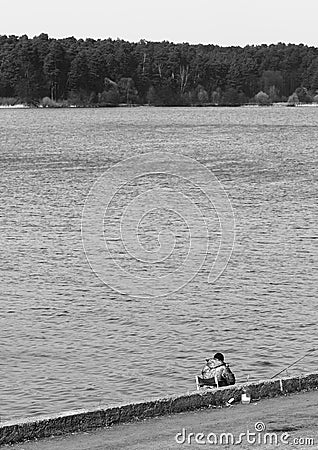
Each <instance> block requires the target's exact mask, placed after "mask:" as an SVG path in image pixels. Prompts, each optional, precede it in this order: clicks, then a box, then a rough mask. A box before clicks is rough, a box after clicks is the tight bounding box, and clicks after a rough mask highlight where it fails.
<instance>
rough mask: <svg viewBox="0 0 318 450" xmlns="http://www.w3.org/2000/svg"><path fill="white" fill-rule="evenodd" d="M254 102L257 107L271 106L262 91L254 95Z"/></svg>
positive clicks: (267, 97)
mask: <svg viewBox="0 0 318 450" xmlns="http://www.w3.org/2000/svg"><path fill="white" fill-rule="evenodd" d="M255 101H256V103H257V104H258V105H259V106H267V105H270V104H271V101H270V98H269V96H268V95H267V94H266V93H265V92H263V91H260V92H258V93H257V94H256V95H255Z"/></svg>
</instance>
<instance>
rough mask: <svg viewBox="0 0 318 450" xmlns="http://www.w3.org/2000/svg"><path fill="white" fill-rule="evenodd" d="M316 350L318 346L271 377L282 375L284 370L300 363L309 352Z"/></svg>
mask: <svg viewBox="0 0 318 450" xmlns="http://www.w3.org/2000/svg"><path fill="white" fill-rule="evenodd" d="M316 350H317V349H316V348H312V349H310V350H308V351H307V352H306V353H305V354H304V355H303V356H302V357H301V358H298V359H297V361H295V362H293V363H291V364H289V366H287V367H285V368H284V369H283V370H281V371H280V372H278V373H275V375H273V376H272V377H271V378H270V379H272V378H275V377H277V376H278V375H280V374H281V373H282V372H284V370H286V369H289V368H290V367H292V366H294V365H295V364H296V363H298V362H299V361H301V360H302V359H304V358H305V357H306V356H307V355H308V353H312V352H315V351H316Z"/></svg>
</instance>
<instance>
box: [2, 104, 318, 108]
mask: <svg viewBox="0 0 318 450" xmlns="http://www.w3.org/2000/svg"><path fill="white" fill-rule="evenodd" d="M142 107H150V108H262V109H263V108H285V107H288V108H290V107H295V108H304V107H306V108H309V107H313V108H316V107H318V103H300V104H288V103H274V104H271V105H257V104H253V103H251V104H242V105H215V104H205V105H139V104H119V105H85V106H84V105H83V106H80V105H59V106H42V105H34V104H32V105H28V104H23V103H17V104H15V105H0V109H70V108H76V109H100V108H101V109H103V108H106V109H111V108H142Z"/></svg>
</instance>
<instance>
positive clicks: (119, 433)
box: [2, 391, 318, 450]
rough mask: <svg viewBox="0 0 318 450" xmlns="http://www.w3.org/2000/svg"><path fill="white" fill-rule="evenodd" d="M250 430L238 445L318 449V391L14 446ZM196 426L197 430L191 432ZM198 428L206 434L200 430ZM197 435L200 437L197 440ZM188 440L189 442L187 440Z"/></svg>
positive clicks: (152, 448)
mask: <svg viewBox="0 0 318 450" xmlns="http://www.w3.org/2000/svg"><path fill="white" fill-rule="evenodd" d="M257 423H258V425H256V426H258V427H259V429H261V428H263V426H262V424H264V425H265V426H266V429H265V431H262V432H257V431H256V430H255V424H257ZM182 430H185V431H184V432H183V431H182ZM248 430H249V432H250V433H255V435H253V434H252V435H250V436H249V438H247V436H246V435H245V436H242V437H241V441H242V443H241V444H237V445H235V447H236V448H244V449H247V448H249V449H252V448H254V447H257V448H258V449H259V448H262V449H267V448H277V445H271V444H270V442H272V443H273V444H275V443H276V442H277V444H279V448H281V449H284V448H285V449H290V448H297V449H299V450H300V449H317V448H318V391H313V392H307V393H300V394H293V395H290V396H288V397H279V398H274V399H266V400H261V401H259V402H257V403H251V404H249V405H241V404H239V405H234V406H231V407H227V408H211V409H208V410H202V411H197V412H193V413H181V414H175V415H173V416H168V417H161V418H156V419H149V420H146V421H143V422H137V423H131V424H127V425H117V426H114V427H112V428H108V429H103V430H98V431H93V432H90V433H78V434H73V435H70V436H64V437H59V438H51V439H44V440H41V441H38V442H28V443H24V444H19V445H14V446H12V447H9V448H10V449H14V450H22V449H24V450H120V449H127V450H128V449H129V450H159V449H160V450H172V449H182V448H191V449H202V448H222V449H226V448H229V445H228V444H227V443H226V442H228V443H230V442H231V439H232V435H233V439H234V442H237V441H238V440H239V435H240V433H246V434H247V432H248ZM191 432H192V433H194V436H191V435H190V437H189V433H191ZM266 432H267V433H273V434H272V435H271V436H269V435H266V434H265V433H266ZM177 433H180V434H179V435H178V439H179V442H180V443H177V442H176V435H177ZM198 433H202V434H203V435H201V436H200V435H199V436H198ZM209 433H214V435H213V434H210V436H209V439H208V435H209ZM221 433H231V434H232V435H228V436H223V438H222V441H221ZM284 433H285V434H284ZM286 433H287V434H286ZM185 435H186V437H185V439H184V436H185ZM195 438H196V439H197V440H198V441H199V442H200V443H196V442H195ZM247 439H248V440H247ZM306 439H307V442H306ZM309 439H311V441H309ZM183 440H185V443H182V442H183ZM189 440H190V444H189V443H188V442H189ZM253 440H256V443H253ZM276 440H277V441H276ZM213 441H214V442H216V441H217V444H216V443H212V442H213ZM220 442H221V443H220ZM264 442H265V444H264ZM313 442H314V443H313ZM2 448H3V447H2ZM4 448H5V447H4ZM6 448H8V447H6Z"/></svg>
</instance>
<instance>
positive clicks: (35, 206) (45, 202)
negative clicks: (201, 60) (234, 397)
mask: <svg viewBox="0 0 318 450" xmlns="http://www.w3.org/2000/svg"><path fill="white" fill-rule="evenodd" d="M0 127H1V128H0V129H1V152H0V165H1V178H0V193H1V194H0V195H1V203H0V211H1V215H0V231H1V235H0V239H1V246H0V252H1V267H0V274H1V286H0V289H1V294H0V295H1V310H0V321H1V325H0V336H1V339H0V347H1V359H0V367H1V377H0V393H1V410H0V416H1V419H2V420H3V419H4V418H13V417H25V416H31V415H35V414H42V413H52V412H58V411H62V410H69V409H74V408H81V407H93V406H98V405H100V404H114V403H115V404H116V403H119V402H130V401H136V400H143V399H146V398H148V397H153V396H163V395H167V394H175V393H184V392H187V391H191V390H193V389H194V388H195V384H194V377H195V375H196V374H197V373H198V372H199V371H200V370H201V368H202V366H203V363H204V360H205V358H206V357H210V356H212V355H213V353H214V352H216V351H222V352H224V353H225V355H226V359H227V360H228V361H229V362H230V363H231V367H232V369H233V371H234V372H235V373H236V375H237V378H238V380H239V381H244V380H246V377H247V376H248V375H249V376H250V379H251V380H257V379H259V378H268V377H271V376H272V375H274V374H275V372H277V371H279V370H280V369H282V368H284V367H285V366H287V365H288V364H290V363H292V362H293V361H294V360H296V359H297V358H298V357H301V356H302V355H303V354H304V353H305V352H306V351H308V350H309V349H311V348H313V347H315V346H316V345H317V335H318V316H317V279H318V277H317V275H318V262H317V261H318V258H317V256H318V250H317V243H318V235H317V222H318V213H317V192H318V181H317V167H318V164H317V163H318V161H317V159H318V158H317V148H318V108H314V107H312V108H301V107H300V108H283V107H282V108H278V107H277V108H219V109H218V108H166V109H164V108H148V107H140V108H113V109H62V110H43V109H42V110H41V109H34V110H33V109H26V110H1V111H0ZM155 151H161V152H169V153H170V154H173V155H177V154H180V155H183V156H184V157H185V156H188V157H191V158H193V159H194V160H196V161H198V162H199V163H200V164H202V165H203V166H204V167H205V168H208V169H209V170H210V171H212V172H213V174H214V175H215V176H216V177H217V178H218V179H219V181H220V182H221V184H222V186H223V188H224V190H225V192H226V193H227V195H228V197H229V200H230V202H231V205H232V207H233V210H234V216H235V222H236V226H235V231H236V234H235V243H234V248H233V253H232V256H231V258H230V260H229V263H228V265H227V268H226V270H225V271H224V272H223V273H222V275H221V276H220V277H219V278H218V279H217V280H216V281H215V282H214V283H209V282H208V280H207V275H208V273H209V270H210V265H211V257H212V256H213V255H211V254H208V256H207V258H206V260H205V262H204V263H203V265H202V267H201V269H200V270H199V272H198V274H197V275H196V276H195V277H194V279H193V280H192V281H190V282H189V283H188V284H186V285H185V286H183V287H182V288H180V289H178V290H176V292H173V291H174V281H173V280H172V281H171V279H169V283H170V284H169V285H168V288H169V289H170V290H171V293H170V294H169V295H166V296H165V297H156V296H151V295H149V296H142V297H140V298H138V297H131V296H129V295H127V294H125V293H119V292H118V291H115V290H113V289H111V288H110V287H109V286H108V285H107V284H105V283H103V281H102V280H101V279H100V278H98V277H97V276H96V274H95V273H94V271H92V269H91V267H90V265H89V264H88V261H87V259H86V256H85V253H84V250H83V244H82V238H81V217H82V211H83V207H84V204H85V200H86V199H87V196H88V194H89V192H90V189H91V188H92V187H93V185H94V182H95V181H96V180H97V179H98V177H99V176H101V175H102V174H104V173H105V172H106V171H107V170H108V169H110V168H112V167H113V166H114V164H115V163H118V162H121V161H124V160H125V159H126V158H129V157H131V156H135V155H141V154H144V153H147V152H155ZM134 170H136V167H135V168H134V167H131V171H132V172H133V171H134ZM129 175H130V169H129V167H128V169H127V168H126V173H125V177H128V178H129ZM188 175H189V174H188ZM189 176H190V175H189ZM201 181H202V180H201ZM203 182H204V181H203ZM138 183H139V184H138ZM169 183H171V185H172V187H171V189H172V191H173V190H175V191H179V190H180V189H181V184H182V183H184V189H183V192H185V193H186V194H187V195H191V193H192V194H193V195H194V197H195V198H196V199H197V200H198V192H196V191H195V189H194V188H193V187H191V186H190V187H189V186H186V181H184V180H183V181H180V180H179V181H178V182H176V180H175V179H174V177H165V176H164V175H162V176H159V175H158V176H157V175H154V176H149V177H148V178H147V180H146V182H144V183H141V182H140V180H139V181H138V182H136V183H135V185H134V186H131V185H130V186H127V190H126V192H121V193H118V195H119V201H118V202H117V203H116V202H114V203H113V205H112V209H111V210H110V214H113V217H110V221H108V224H107V227H108V229H107V232H108V233H109V234H110V235H111V233H112V231H113V230H112V223H113V226H114V227H116V226H117V225H118V220H119V217H120V214H121V212H122V211H123V209H122V208H123V207H124V206H125V205H124V204H125V199H126V201H127V202H128V203H129V201H132V199H133V198H135V197H134V195H135V194H132V193H134V192H135V191H134V189H135V190H136V189H137V190H138V192H142V193H145V192H147V191H148V190H149V189H150V190H151V188H155V187H156V188H157V187H158V186H159V187H160V188H162V187H163V186H165V187H169ZM178 183H179V184H178ZM207 184H208V182H207V181H206V186H207ZM195 202H196V201H195ZM198 204H199V207H200V208H202V209H204V207H205V205H204V199H202V202H201V203H200V200H198ZM174 207H176V206H175V205H174ZM172 209H173V208H172ZM184 213H185V215H186V213H187V211H184ZM149 214H150V216H149V217H148V218H147V216H145V217H144V218H143V222H142V224H141V225H142V227H143V229H142V231H141V238H142V239H144V244H145V246H146V247H147V245H148V247H147V248H148V250H149V249H150V250H151V249H153V248H154V246H156V245H157V244H158V241H156V238H157V234H158V233H157V231H158V230H160V227H163V228H164V229H165V230H168V231H173V232H174V233H175V234H177V245H176V247H175V249H174V250H175V251H176V255H175V257H169V258H168V260H167V261H166V263H167V266H165V261H163V262H162V263H161V264H159V265H158V267H157V266H156V267H155V265H154V264H150V267H147V264H143V265H140V264H139V263H138V262H136V261H134V258H133V257H131V256H129V255H127V254H125V249H123V248H122V247H120V245H121V243H120V242H119V244H118V237H117V238H116V239H114V240H113V244H112V245H113V247H112V248H111V250H112V251H113V254H114V255H115V256H116V255H118V256H119V255H120V257H121V258H120V259H121V263H122V264H124V265H125V270H135V271H137V272H138V271H139V272H140V271H141V272H143V273H145V276H150V275H151V273H150V272H151V270H159V269H160V270H162V271H163V272H164V271H166V272H167V273H170V272H171V271H173V270H174V269H175V267H177V265H178V264H179V263H180V261H182V259H183V258H184V257H185V255H186V245H187V243H188V241H187V239H188V237H189V235H188V234H187V233H188V230H187V224H185V223H183V222H182V220H181V219H182V218H181V219H180V216H178V215H176V214H174V212H173V211H172V212H171V216H169V214H170V212H169V211H167V210H166V211H164V213H162V214H161V215H160V214H159V215H158V214H157V215H156V214H155V213H154V212H153V211H152V212H150V213H149ZM151 214H154V215H153V216H151ZM209 217H210V225H211V229H212V233H214V237H215V240H216V241H217V239H219V234H218V230H217V216H216V215H215V214H214V213H213V212H212V214H211V215H210V216H209ZM112 218H113V219H114V222H112ZM88 220H91V223H92V224H93V222H94V217H88ZM126 220H129V219H126ZM116 221H117V222H116ZM178 233H179V234H178ZM203 237H204V236H203V235H202V236H196V238H197V241H195V242H196V245H197V246H199V244H200V240H201V239H203ZM117 245H119V247H116V246H117ZM197 257H198V256H195V257H193V258H192V259H191V260H190V262H191V263H192V266H189V267H188V269H189V271H190V272H191V271H196V270H197V269H199V261H198V260H197ZM135 263H136V264H137V266H136V267H134V264H135ZM138 264H139V265H138ZM159 266H160V267H159ZM127 267H128V268H127ZM129 268H130V269H129ZM149 274H150V275H149ZM112 275H114V274H112ZM114 276H116V271H115V275H114ZM118 282H120V280H118ZM175 282H176V283H178V281H175ZM316 360H317V353H316V354H313V356H308V357H306V358H305V359H304V360H303V361H301V362H300V363H299V364H298V365H297V366H295V367H294V368H292V369H291V370H290V371H289V374H294V373H303V372H308V371H314V370H317V363H316Z"/></svg>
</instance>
